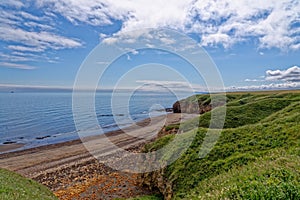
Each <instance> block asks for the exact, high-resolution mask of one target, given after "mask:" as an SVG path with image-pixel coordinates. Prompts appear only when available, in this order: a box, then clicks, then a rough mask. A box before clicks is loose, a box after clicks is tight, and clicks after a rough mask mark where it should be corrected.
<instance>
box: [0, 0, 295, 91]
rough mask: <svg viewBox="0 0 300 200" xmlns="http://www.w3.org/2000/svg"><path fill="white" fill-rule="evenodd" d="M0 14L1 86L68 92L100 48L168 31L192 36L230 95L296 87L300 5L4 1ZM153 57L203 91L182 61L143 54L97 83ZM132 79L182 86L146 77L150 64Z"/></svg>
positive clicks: (285, 0)
mask: <svg viewBox="0 0 300 200" xmlns="http://www.w3.org/2000/svg"><path fill="white" fill-rule="evenodd" d="M0 13H1V14H0V44H1V45H0V49H1V52H0V87H1V88H7V87H8V88H16V87H21V88H22V87H40V88H43V87H45V88H47V87H54V88H71V87H72V86H73V84H74V81H75V78H76V74H77V72H78V70H79V68H80V65H81V64H82V62H83V61H84V59H85V58H86V57H87V56H88V55H89V53H90V52H91V51H92V50H93V49H94V48H95V47H96V46H97V45H98V44H100V43H102V42H103V41H105V40H106V41H108V40H109V39H110V38H111V37H116V36H119V35H122V34H124V33H126V32H128V31H134V30H140V29H143V28H169V29H172V30H176V31H178V32H180V33H183V34H186V35H188V36H190V37H191V38H193V39H194V40H195V42H196V43H198V45H199V46H201V47H202V48H204V50H205V51H206V52H207V53H208V54H209V55H210V56H211V58H212V60H213V61H214V63H215V64H216V66H217V68H218V70H219V71H220V73H221V76H222V79H223V81H224V85H225V87H226V89H228V90H230V89H231V90H232V89H237V90H241V89H254V90H258V89H276V88H299V86H300V68H299V67H298V66H300V61H299V57H300V56H299V55H300V3H299V2H298V1H293V0H282V1H276V0H267V1H263V2H255V3H253V1H246V0H244V1H230V0H222V1H221V0H220V1H218V0H215V1H212V0H210V1H207V0H202V1H200V0H199V1H180V0H173V1H158V0H152V1H137V2H133V1H126V0H114V1H105V0H40V1H31V0H27V1H18V0H6V1H1V3H0ZM166 42H167V41H166ZM153 58H155V59H156V60H157V62H160V63H161V64H164V65H168V66H170V67H174V68H177V69H179V71H180V70H182V71H184V72H186V73H187V74H190V76H189V75H188V76H189V77H187V79H189V81H190V82H191V84H195V85H197V86H198V88H201V86H202V85H203V82H201V81H199V82H198V81H197V80H194V79H195V78H193V75H192V74H193V72H192V70H190V69H191V68H190V67H189V66H188V65H187V64H186V63H184V62H182V61H180V60H178V59H175V58H174V57H172V56H170V55H166V54H162V53H155V51H148V52H146V53H145V52H144V53H139V54H135V53H134V52H133V53H127V54H125V55H123V57H121V58H120V59H119V61H118V62H116V63H115V66H114V67H113V68H114V70H113V71H112V72H111V73H108V74H107V75H106V77H104V78H103V81H104V82H105V84H104V85H105V88H110V87H114V84H115V82H114V81H112V80H114V79H118V78H120V77H121V75H122V74H121V71H122V70H119V69H124V67H125V68H126V67H127V68H126V69H128V70H129V69H130V67H131V68H132V67H134V66H137V65H140V64H147V62H150V61H151V62H153ZM122 67H123V68H122ZM158 71H159V70H158ZM118 72H119V73H118ZM124 73H125V71H124ZM138 73H139V74H138V75H137V76H138V77H135V78H136V80H135V81H136V82H137V83H141V82H143V83H144V84H145V83H147V84H154V83H156V84H158V82H159V81H160V82H161V84H164V85H172V84H173V85H177V86H178V85H179V83H180V82H182V80H179V78H174V80H172V78H168V77H167V76H159V73H158V72H157V71H155V66H153V69H152V72H151V66H150V65H149V66H148V68H145V73H146V74H147V75H148V76H144V75H143V74H142V71H140V72H138ZM166 73H167V72H166ZM116 74H117V75H116ZM157 77H160V78H157ZM147 81H148V82H147ZM125 85H126V84H125ZM130 86H133V87H135V86H136V85H134V84H132V85H130V84H127V85H126V87H130Z"/></svg>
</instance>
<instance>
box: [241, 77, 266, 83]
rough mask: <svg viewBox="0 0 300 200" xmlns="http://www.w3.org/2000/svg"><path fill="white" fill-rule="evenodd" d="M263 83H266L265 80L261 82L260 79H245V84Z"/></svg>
mask: <svg viewBox="0 0 300 200" xmlns="http://www.w3.org/2000/svg"><path fill="white" fill-rule="evenodd" d="M262 81H264V80H260V79H249V78H247V79H245V82H262Z"/></svg>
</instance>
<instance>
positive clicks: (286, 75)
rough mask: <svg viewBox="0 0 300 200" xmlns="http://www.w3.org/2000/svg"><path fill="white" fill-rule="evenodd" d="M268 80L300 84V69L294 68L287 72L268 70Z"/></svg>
mask: <svg viewBox="0 0 300 200" xmlns="http://www.w3.org/2000/svg"><path fill="white" fill-rule="evenodd" d="M266 80H268V81H287V82H300V68H299V67H298V66H294V67H291V68H289V69H287V70H267V71H266Z"/></svg>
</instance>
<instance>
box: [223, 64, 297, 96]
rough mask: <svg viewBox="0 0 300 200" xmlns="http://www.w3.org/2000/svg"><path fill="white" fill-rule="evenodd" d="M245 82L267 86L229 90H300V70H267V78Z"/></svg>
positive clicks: (295, 67) (230, 89) (229, 88)
mask: <svg viewBox="0 0 300 200" xmlns="http://www.w3.org/2000/svg"><path fill="white" fill-rule="evenodd" d="M245 82H265V83H266V84H262V85H248V86H241V87H236V86H231V87H228V88H227V90H229V91H232V90H274V89H299V88H300V68H299V67H298V66H293V67H290V68H288V69H286V70H267V71H266V75H265V76H261V77H260V78H259V79H245ZM270 82H271V83H270Z"/></svg>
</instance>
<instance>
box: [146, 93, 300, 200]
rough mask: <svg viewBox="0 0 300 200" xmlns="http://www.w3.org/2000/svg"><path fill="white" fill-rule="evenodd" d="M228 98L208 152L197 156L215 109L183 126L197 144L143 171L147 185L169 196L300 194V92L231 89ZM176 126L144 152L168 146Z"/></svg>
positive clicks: (204, 98)
mask: <svg viewBox="0 0 300 200" xmlns="http://www.w3.org/2000/svg"><path fill="white" fill-rule="evenodd" d="M209 99H210V97H209V95H197V96H193V97H190V98H187V99H185V100H182V101H181V102H184V103H183V104H181V105H186V106H188V107H189V108H190V106H189V104H188V103H189V102H192V103H194V102H197V103H198V104H199V105H201V106H202V108H204V107H205V106H210V105H209V104H210V100H209ZM226 101H227V104H226V107H227V111H226V113H227V115H226V119H225V125H224V129H223V130H222V133H221V135H220V137H219V139H218V141H217V143H216V144H215V145H214V147H213V149H212V150H211V151H210V152H209V154H208V155H206V156H205V157H203V158H202V157H201V156H199V153H200V150H201V146H202V143H203V139H204V137H205V135H206V134H207V128H208V126H209V123H210V116H211V111H208V112H205V113H204V114H202V115H201V116H200V117H199V118H197V119H193V120H191V121H188V122H186V123H185V124H184V125H183V126H182V127H183V128H182V129H183V130H182V131H183V133H181V134H189V132H191V131H196V137H195V139H194V141H193V143H192V144H191V146H190V147H189V149H188V150H187V151H186V152H185V153H184V155H183V156H181V157H180V158H179V159H178V160H177V161H175V162H174V163H173V164H171V165H169V166H167V167H166V168H165V169H162V170H160V171H156V172H151V173H148V174H143V175H142V178H143V180H144V184H145V185H148V186H149V187H150V188H158V189H159V191H160V192H161V193H162V195H163V196H164V198H165V199H300V92H299V91H281V92H278V91H277V92H252V93H229V94H227V95H226ZM177 105H178V103H177ZM180 109H181V111H182V110H184V109H185V108H182V107H181V108H180ZM215 109H216V110H215V111H217V109H219V108H215ZM207 110H209V109H207ZM198 122H199V128H197V129H196V130H189V127H193V126H192V124H195V123H198ZM178 128H179V126H178V125H171V126H169V127H165V128H164V131H162V132H161V133H160V137H159V138H158V139H157V140H156V141H155V142H153V143H151V144H149V145H147V146H146V147H145V151H146V152H147V151H155V150H157V149H159V148H161V147H162V146H164V145H166V144H167V143H168V142H170V141H171V140H172V138H174V135H172V133H175V132H176V130H177V129H178ZM154 198H155V197H153V199H154ZM156 199H159V197H156Z"/></svg>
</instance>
